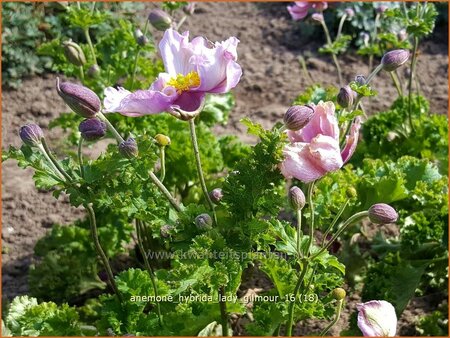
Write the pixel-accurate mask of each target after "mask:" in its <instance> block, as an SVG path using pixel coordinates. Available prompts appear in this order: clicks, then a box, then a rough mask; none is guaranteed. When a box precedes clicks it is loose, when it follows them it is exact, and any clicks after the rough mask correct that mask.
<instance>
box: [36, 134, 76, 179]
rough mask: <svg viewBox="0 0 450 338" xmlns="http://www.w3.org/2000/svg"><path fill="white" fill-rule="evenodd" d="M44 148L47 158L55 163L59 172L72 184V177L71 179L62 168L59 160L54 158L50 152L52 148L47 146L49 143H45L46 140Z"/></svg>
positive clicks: (43, 143)
mask: <svg viewBox="0 0 450 338" xmlns="http://www.w3.org/2000/svg"><path fill="white" fill-rule="evenodd" d="M42 146H43V148H44V153H46V154H47V157H48V158H49V159H50V161H51V162H52V163H53V165H54V167H56V169H57V172H59V173H61V174H62V175H63V176H64V178H65V179H66V180H67V181H68V182H71V181H72V177H70V176H69V174H67V173H66V171H65V170H64V169H63V167H61V165H60V164H59V162H58V160H57V159H56V158H55V157H54V156H53V154H52V152H51V151H50V148H49V147H48V145H47V141H45V139H44V138H43V139H42Z"/></svg>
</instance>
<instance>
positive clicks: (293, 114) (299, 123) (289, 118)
mask: <svg viewBox="0 0 450 338" xmlns="http://www.w3.org/2000/svg"><path fill="white" fill-rule="evenodd" d="M313 116H314V108H312V107H311V106H308V105H306V106H292V107H290V108H289V109H288V110H287V112H286V114H284V117H283V121H284V124H285V125H286V128H287V129H289V130H293V131H296V130H300V129H302V128H303V127H304V126H306V125H307V124H308V123H309V121H311V119H312V117H313Z"/></svg>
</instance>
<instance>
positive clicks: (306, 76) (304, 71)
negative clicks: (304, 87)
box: [298, 55, 314, 86]
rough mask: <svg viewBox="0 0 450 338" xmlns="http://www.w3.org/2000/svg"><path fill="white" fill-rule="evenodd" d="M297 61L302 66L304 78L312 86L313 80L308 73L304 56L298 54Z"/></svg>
mask: <svg viewBox="0 0 450 338" xmlns="http://www.w3.org/2000/svg"><path fill="white" fill-rule="evenodd" d="M298 62H299V63H300V66H301V67H302V71H303V74H304V75H305V78H306V80H307V81H308V83H309V84H310V85H311V86H312V85H313V84H314V81H313V79H312V77H311V74H309V71H308V67H307V66H306V61H305V58H304V57H303V56H302V55H300V56H299V57H298Z"/></svg>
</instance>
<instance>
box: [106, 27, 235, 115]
mask: <svg viewBox="0 0 450 338" xmlns="http://www.w3.org/2000/svg"><path fill="white" fill-rule="evenodd" d="M238 43H239V40H238V39H237V38H235V37H231V38H229V39H227V40H226V41H223V42H216V43H214V44H211V43H210V42H208V41H207V40H206V39H205V38H203V37H196V38H194V39H193V40H192V41H189V32H184V33H183V34H180V33H178V32H177V31H175V30H173V29H168V30H166V32H165V33H164V37H163V38H162V40H161V42H160V44H159V51H160V53H161V57H162V59H163V62H164V68H165V71H166V72H164V73H161V74H159V76H158V78H157V79H156V81H155V82H153V83H152V85H151V86H150V88H149V89H148V90H138V91H136V92H134V93H131V92H130V91H128V90H126V89H124V88H120V87H119V88H118V89H116V88H113V87H108V88H106V89H105V99H104V102H103V104H104V107H105V110H106V111H107V112H118V113H121V114H123V115H126V116H143V115H148V114H157V113H162V112H164V111H167V112H170V113H176V111H177V110H181V111H185V112H194V111H196V110H198V109H199V108H200V107H201V106H202V103H203V101H204V98H205V95H206V94H207V93H226V92H228V91H229V90H230V89H232V88H234V87H235V86H236V85H237V84H238V82H239V80H240V78H241V75H242V69H241V66H240V65H239V64H238V63H237V62H236V60H237V45H238Z"/></svg>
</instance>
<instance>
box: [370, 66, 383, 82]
mask: <svg viewBox="0 0 450 338" xmlns="http://www.w3.org/2000/svg"><path fill="white" fill-rule="evenodd" d="M382 69H383V65H382V64H381V63H380V64H379V65H378V66H377V67H376V68H375V69H374V70H373V71H372V73H370V74H369V76H368V77H367V79H366V84H369V83H370V81H372V80H373V78H374V77H375V76H376V75H377V74H378V73H379V72H380V70H382Z"/></svg>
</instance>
